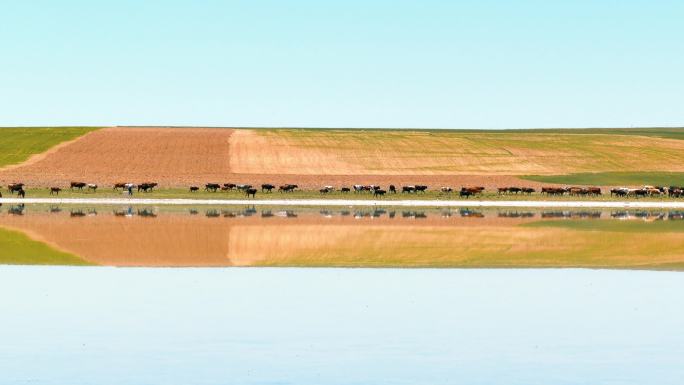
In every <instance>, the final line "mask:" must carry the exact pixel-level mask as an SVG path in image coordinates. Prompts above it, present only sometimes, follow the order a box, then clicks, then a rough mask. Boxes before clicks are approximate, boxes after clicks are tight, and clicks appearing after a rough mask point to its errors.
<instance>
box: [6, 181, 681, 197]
mask: <svg viewBox="0 0 684 385" xmlns="http://www.w3.org/2000/svg"><path fill="white" fill-rule="evenodd" d="M158 185H159V184H158V183H156V182H143V183H139V184H135V183H115V184H114V186H113V189H114V190H118V189H122V190H124V191H126V190H127V191H128V192H129V194H132V193H133V190H137V191H138V192H152V191H154V189H155V188H156V187H157V186H158ZM25 187H26V185H25V184H24V183H11V184H9V185H8V186H7V191H9V192H10V194H14V193H15V192H16V193H17V194H18V195H19V196H20V197H24V196H25V195H26V191H25ZM276 188H277V191H278V192H280V193H291V192H293V191H295V190H297V189H299V186H298V185H296V184H284V185H280V186H275V185H273V184H269V183H264V184H262V185H261V192H262V193H272V192H273V190H276ZM69 189H70V190H71V191H76V190H78V191H83V189H86V191H89V192H96V191H97V189H98V185H97V184H93V183H86V182H71V183H70V185H69ZM49 190H50V195H53V194H54V195H59V193H60V192H61V191H63V189H62V188H60V187H49ZM199 190H200V187H199V186H190V192H197V191H199ZM204 190H205V191H207V192H217V191H233V190H235V191H241V192H243V193H244V194H245V195H246V196H247V197H250V196H251V197H255V196H256V193H257V192H258V190H257V188H255V187H254V186H252V185H250V184H235V183H224V184H219V183H207V184H205V185H204ZM335 191H337V189H336V188H335V187H334V186H324V187H323V188H321V189H320V190H319V192H320V193H321V194H329V193H332V192H335ZM339 191H340V192H341V193H350V192H352V191H353V192H354V193H364V192H365V193H370V194H372V195H373V196H374V197H382V196H384V195H386V194H397V193H398V192H401V193H402V194H417V193H425V192H426V191H428V186H426V185H408V186H401V189H398V188H397V186H395V185H393V184H391V185H389V186H388V188H387V189H386V190H385V189H383V188H382V187H380V186H378V185H360V184H356V185H353V186H351V187H341V188H339ZM456 191H458V195H459V197H462V198H469V197H471V196H473V195H480V194H483V193H484V192H485V188H484V187H482V186H476V187H461V189H460V190H455V189H453V188H451V187H447V186H443V187H441V188H440V189H439V192H440V193H443V194H447V195H450V194H451V193H454V192H456ZM535 192H536V190H535V189H534V188H531V187H499V188H497V194H499V195H518V194H520V195H531V194H532V193H535ZM540 193H541V194H542V195H547V196H562V195H570V196H601V195H602V192H601V188H599V187H542V188H541V190H540ZM610 195H611V196H617V197H635V198H640V197H649V196H650V197H653V196H665V195H667V196H668V197H674V198H679V197H684V186H669V187H664V186H643V187H641V188H628V187H619V188H613V189H611V190H610ZM0 197H2V193H0Z"/></svg>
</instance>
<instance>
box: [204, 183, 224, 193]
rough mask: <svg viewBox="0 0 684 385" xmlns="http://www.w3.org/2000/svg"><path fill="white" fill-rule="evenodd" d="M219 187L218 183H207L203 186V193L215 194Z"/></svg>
mask: <svg viewBox="0 0 684 385" xmlns="http://www.w3.org/2000/svg"><path fill="white" fill-rule="evenodd" d="M220 187H221V185H219V184H218V183H207V184H205V185H204V191H211V192H216V191H217V190H218V189H219V188H220Z"/></svg>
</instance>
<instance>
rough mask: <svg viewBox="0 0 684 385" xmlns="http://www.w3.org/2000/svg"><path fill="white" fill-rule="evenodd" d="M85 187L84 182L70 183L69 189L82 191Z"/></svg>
mask: <svg viewBox="0 0 684 385" xmlns="http://www.w3.org/2000/svg"><path fill="white" fill-rule="evenodd" d="M86 185H87V183H86V182H71V183H70V186H69V188H70V189H72V190H73V189H78V190H83V188H84V187H85V186H86Z"/></svg>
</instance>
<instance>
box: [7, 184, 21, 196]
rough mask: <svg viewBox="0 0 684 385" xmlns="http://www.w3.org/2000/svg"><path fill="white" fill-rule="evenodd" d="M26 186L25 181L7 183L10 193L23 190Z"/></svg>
mask: <svg viewBox="0 0 684 385" xmlns="http://www.w3.org/2000/svg"><path fill="white" fill-rule="evenodd" d="M24 186H25V185H24V184H23V183H10V184H8V185H7V191H9V193H10V194H14V193H15V192H18V191H19V190H23V189H24Z"/></svg>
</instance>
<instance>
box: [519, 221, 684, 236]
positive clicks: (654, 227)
mask: <svg viewBox="0 0 684 385" xmlns="http://www.w3.org/2000/svg"><path fill="white" fill-rule="evenodd" d="M520 226H523V227H535V228H539V227H553V228H562V229H572V230H581V231H606V232H619V233H680V232H684V221H680V220H671V221H670V220H656V221H652V222H646V221H644V220H640V219H633V220H619V219H610V220H608V219H606V220H600V219H586V220H585V219H566V220H546V221H537V222H531V223H525V224H521V225H520Z"/></svg>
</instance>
